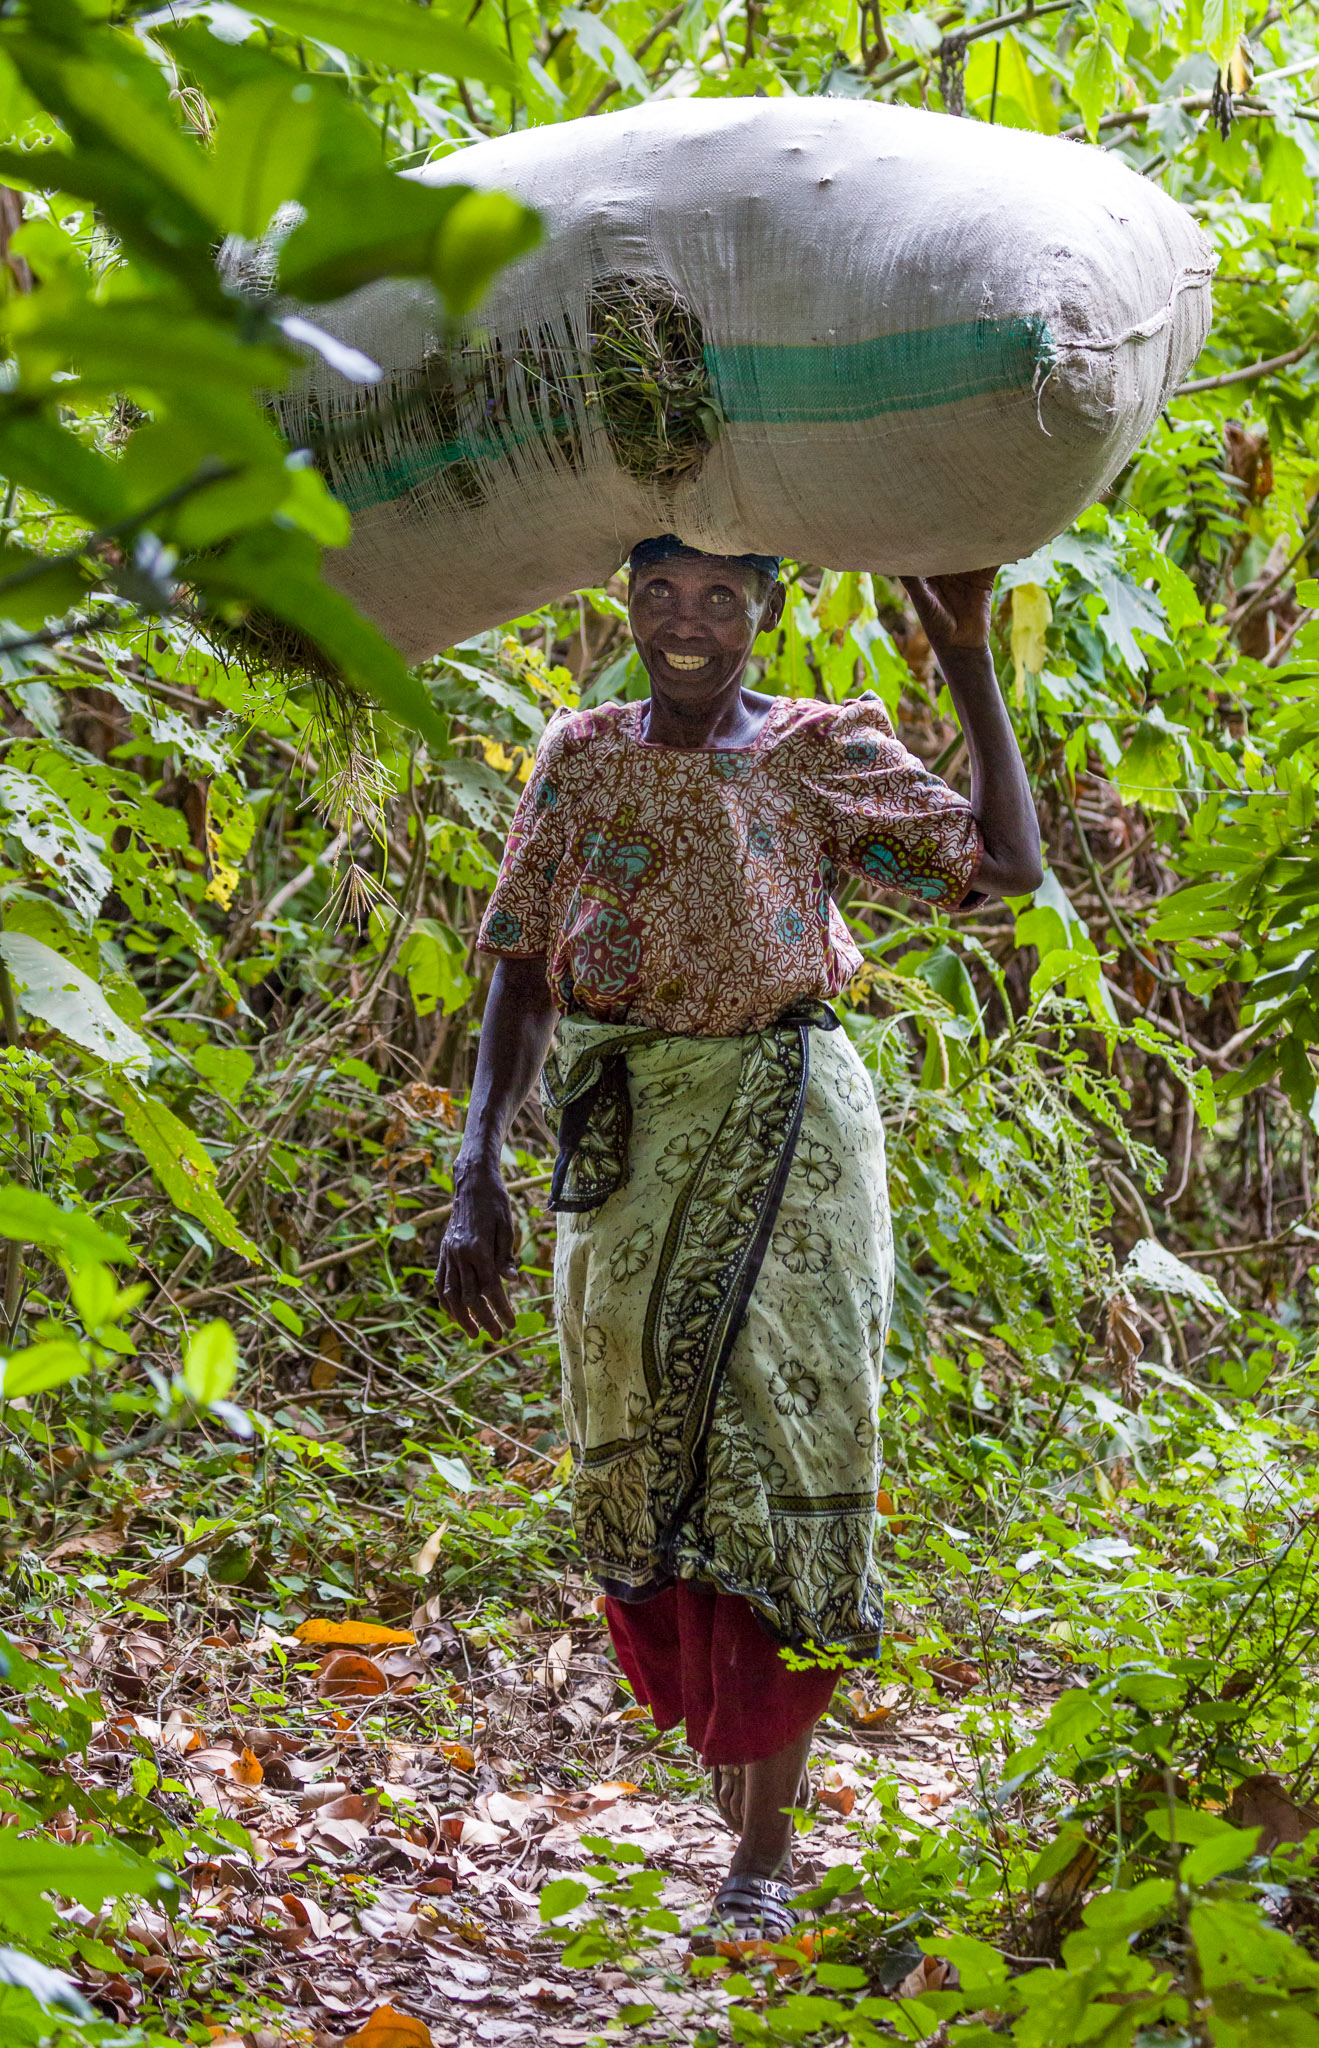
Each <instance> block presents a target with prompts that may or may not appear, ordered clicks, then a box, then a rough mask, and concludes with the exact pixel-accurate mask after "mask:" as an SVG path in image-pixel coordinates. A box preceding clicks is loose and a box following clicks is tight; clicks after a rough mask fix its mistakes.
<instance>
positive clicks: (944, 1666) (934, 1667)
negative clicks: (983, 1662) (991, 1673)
mask: <svg viewBox="0 0 1319 2048" xmlns="http://www.w3.org/2000/svg"><path fill="white" fill-rule="evenodd" d="M928 1669H929V1673H930V1676H931V1678H932V1679H933V1680H934V1687H935V1691H936V1692H941V1693H951V1694H952V1695H953V1697H954V1698H956V1697H957V1696H958V1695H959V1694H961V1693H964V1692H974V1691H975V1689H976V1687H977V1686H978V1685H979V1683H980V1673H979V1670H978V1669H977V1668H976V1666H975V1665H974V1664H966V1663H963V1662H961V1661H959V1660H958V1659H957V1658H955V1657H940V1658H938V1659H937V1660H935V1661H934V1662H932V1663H931V1664H930V1665H929V1667H928Z"/></svg>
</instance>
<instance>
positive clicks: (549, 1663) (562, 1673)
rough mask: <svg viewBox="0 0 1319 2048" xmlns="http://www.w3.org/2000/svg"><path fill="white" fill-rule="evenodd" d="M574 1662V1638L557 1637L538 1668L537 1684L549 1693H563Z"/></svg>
mask: <svg viewBox="0 0 1319 2048" xmlns="http://www.w3.org/2000/svg"><path fill="white" fill-rule="evenodd" d="M571 1662H572V1637H571V1636H556V1637H555V1639H554V1641H553V1642H552V1643H551V1644H550V1646H549V1649H548V1650H547V1651H546V1652H545V1655H544V1657H543V1658H542V1659H541V1662H540V1663H539V1664H538V1665H537V1666H536V1683H537V1684H538V1685H543V1686H544V1687H545V1688H546V1690H547V1691H549V1692H562V1691H563V1688H564V1686H565V1685H566V1684H567V1683H568V1667H569V1665H570V1664H571Z"/></svg>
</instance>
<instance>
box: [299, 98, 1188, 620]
mask: <svg viewBox="0 0 1319 2048" xmlns="http://www.w3.org/2000/svg"><path fill="white" fill-rule="evenodd" d="M422 175H423V176H424V178H425V179H426V180H427V181H428V182H430V183H433V184H441V183H445V182H448V181H461V182H466V183H470V184H474V185H478V186H490V187H497V188H503V189H504V190H507V191H510V192H513V193H516V194H517V195H518V197H519V198H521V199H523V200H525V201H527V202H528V203H530V204H531V205H534V206H536V207H538V208H539V209H540V211H541V213H542V215H543V216H544V222H545V239H544V242H543V244H542V246H541V247H540V248H539V249H537V250H536V251H535V252H534V253H533V254H532V255H530V256H529V257H526V258H524V259H523V260H522V261H520V262H519V263H517V264H515V265H514V266H513V267H512V268H511V269H510V270H508V271H507V272H505V273H504V274H503V276H502V277H501V278H500V279H499V281H498V282H497V283H496V286H495V288H494V289H493V291H492V292H491V294H490V296H489V297H488V299H487V300H486V302H485V303H484V305H483V306H482V308H481V310H480V315H479V330H480V331H479V332H473V333H471V334H469V336H468V340H469V344H470V346H469V353H468V354H467V356H466V357H465V358H464V359H463V367H462V369H461V370H460V372H459V382H458V386H457V389H456V394H455V392H454V391H453V390H450V392H449V394H448V396H447V397H446V399H445V400H444V402H443V403H439V404H434V405H432V404H429V403H428V401H427V391H428V389H435V388H438V386H439V385H440V384H443V382H444V380H445V377H446V376H447V375H448V374H449V373H447V372H446V371H445V370H444V368H443V362H444V351H443V348H442V344H441V341H440V338H439V335H438V333H437V329H436V313H435V301H434V295H433V294H432V293H431V291H430V289H429V288H428V287H425V286H418V285H411V284H406V283H398V282H390V283H385V284H380V285H375V286H372V287H370V288H368V289H367V290H364V291H361V292H358V293H355V294H353V296H352V297H350V298H348V299H345V300H342V301H340V302H339V303H337V304H336V305H335V306H333V307H331V308H329V309H317V313H316V318H317V321H318V322H319V323H320V324H321V325H323V326H325V327H326V328H328V329H329V330H330V331H331V332H332V333H334V334H335V335H337V336H339V337H341V338H342V339H343V340H345V341H347V342H350V343H351V344H353V345H354V346H355V347H356V348H358V349H361V350H364V351H365V352H366V353H367V354H368V355H369V356H371V357H373V358H374V359H375V361H376V362H378V363H379V364H381V365H382V366H383V367H384V369H385V371H386V373H387V376H386V379H385V381H384V383H383V384H381V385H378V386H376V387H374V388H373V389H371V390H368V391H363V390H362V389H361V388H355V387H353V386H351V385H349V384H348V383H347V382H346V381H345V380H344V379H343V378H341V377H339V376H338V375H336V374H335V373H334V372H333V371H332V370H330V369H329V368H327V367H326V366H325V365H324V364H323V363H317V364H316V365H314V366H313V367H312V368H311V369H310V370H309V372H308V379H307V382H306V384H305V386H304V387H303V388H301V389H300V391H299V392H297V393H295V394H294V395H293V397H292V398H290V399H286V400H285V401H284V405H283V410H284V412H285V417H286V422H287V425H288V428H289V429H290V431H292V432H293V433H294V435H298V434H300V433H312V432H317V431H320V432H323V431H324V429H325V428H326V427H327V426H329V427H333V426H334V425H335V424H336V423H339V424H343V425H346V424H347V423H348V422H349V421H350V420H352V419H353V418H355V417H358V416H360V414H361V412H362V410H363V408H366V409H373V408H374V409H379V408H384V409H385V410H384V415H383V423H382V424H380V425H379V426H378V427H377V428H376V429H375V430H373V431H372V432H371V433H370V434H368V435H367V436H366V437H365V438H364V439H362V440H358V441H355V442H354V441H351V440H350V441H348V442H347V443H341V444H340V445H338V446H336V447H335V448H334V450H333V452H332V453H331V455H330V456H329V457H328V458H327V459H326V467H327V473H328V474H329V476H330V480H331V482H332V485H333V488H334V490H335V491H336V493H337V494H338V495H339V496H340V497H341V498H342V499H343V501H344V502H345V503H346V504H347V505H348V506H349V508H350V509H351V511H352V514H353V522H354V528H353V537H352V541H351V544H350V546H349V547H348V548H347V549H346V550H344V551H343V552H342V553H338V554H334V555H333V556H332V557H331V559H330V563H329V565H328V566H329V573H330V574H331V576H332V577H333V579H334V580H335V582H336V583H337V584H338V585H339V586H340V587H341V588H342V589H343V590H344V591H346V592H347V593H348V594H349V595H350V596H351V597H352V598H353V599H354V601H355V602H356V603H357V604H358V605H360V606H361V608H362V609H363V610H364V611H365V612H367V613H368V614H369V615H370V616H371V617H372V618H373V619H375V620H376V621H377V622H378V623H379V625H380V626H381V627H382V628H383V629H384V631H385V632H386V633H387V634H388V635H389V636H390V638H391V639H393V640H394V641H395V642H396V643H397V645H398V646H399V647H400V648H401V649H402V651H403V652H404V653H405V654H406V655H407V656H408V657H409V658H410V659H414V660H415V659H421V658H423V657H425V656H427V655H430V654H433V653H435V652H436V651H437V650H438V649H440V648H442V647H446V646H449V645H452V644H453V642H455V641H457V640H460V639H463V638H465V637H466V636H467V635H469V634H471V633H475V632H478V631H481V630H483V629H484V628H486V627H489V626H492V625H496V624H499V623H500V622H502V621H503V620H505V619H508V618H511V617H515V616H516V615H517V614H519V613H520V612H524V611H527V610H530V609H531V608H532V607H534V606H535V605H538V604H542V603H545V602H547V601H548V600H550V599H553V598H558V597H561V596H562V595H563V594H564V593H565V592H567V591H570V590H573V589H576V588H578V587H580V586H582V585H587V584H595V583H599V582H601V581H603V580H604V579H605V578H606V577H608V576H609V575H610V574H611V573H612V572H613V571H614V570H615V569H616V568H617V567H618V565H619V563H620V562H621V560H622V559H623V557H624V556H625V555H626V554H627V552H628V550H629V549H630V548H631V547H632V546H633V545H634V544H635V542H637V541H638V540H640V539H642V538H643V537H645V536H646V535H648V534H655V533H665V532H674V533H677V534H680V535H681V536H682V538H683V539H684V540H686V541H688V542H690V543H691V544H692V545H694V546H696V547H700V548H705V549H708V550H711V551H715V552H734V553H742V552H747V551H750V552H756V553H768V554H784V555H789V556H792V557H794V558H796V559H797V560H800V561H806V562H812V563H817V564H821V565H823V566H826V567H828V568H833V569H869V570H875V571H883V572H885V573H888V574H896V573H902V572H906V573H909V574H912V573H914V574H935V573H938V572H941V571H950V570H958V569H970V568H979V567H981V566H984V565H986V564H989V563H997V562H1004V561H1013V560H1016V559H1018V558H1019V557H1021V556H1023V555H1026V554H1028V553H1030V552H1031V551H1032V550H1033V549H1034V548H1036V547H1037V546H1039V545H1040V544H1041V543H1042V542H1044V541H1046V540H1048V539H1050V538H1051V537H1052V536H1053V535H1054V534H1056V533H1058V532H1059V531H1060V530H1061V529H1062V528H1063V527H1064V526H1066V525H1067V524H1068V523H1069V521H1070V520H1072V519H1073V518H1074V517H1075V516H1076V514H1077V513H1078V512H1080V511H1081V510H1082V508H1083V507H1084V506H1085V505H1087V504H1089V503H1090V502H1091V501H1092V500H1093V499H1094V498H1095V497H1096V496H1097V495H1098V494H1099V493H1100V492H1102V491H1103V490H1104V489H1105V488H1106V486H1107V485H1108V484H1109V483H1111V482H1112V480H1113V478H1114V477H1115V476H1116V475H1117V473H1118V471H1119V470H1120V469H1121V467H1122V465H1123V464H1124V462H1125V461H1126V460H1127V458H1128V457H1129V456H1130V454H1131V453H1132V451H1133V449H1134V448H1135V447H1136V445H1137V443H1138V442H1139V440H1140V439H1141V436H1142V435H1143V434H1144V433H1145V432H1146V431H1147V429H1148V428H1149V427H1150V425H1151V424H1152V422H1153V420H1154V419H1155V416H1156V415H1157V413H1158V411H1159V408H1160V406H1162V405H1163V403H1164V402H1165V400H1166V399H1167V398H1168V397H1169V395H1170V393H1171V392H1172V391H1173V390H1174V389H1175V388H1176V386H1177V384H1178V383H1179V382H1180V380H1181V379H1182V377H1183V376H1184V375H1185V373H1186V370H1187V368H1188V367H1189V365H1190V364H1191V363H1192V362H1193V361H1194V359H1195V357H1196V356H1197V354H1198V353H1199V351H1200V348H1201V345H1202V343H1203V341H1204V337H1205V333H1206V331H1207V328H1208V324H1209V316H1210V293H1209V280H1210V277H1211V274H1212V268H1213V265H1212V258H1211V256H1210V253H1209V248H1208V244H1207V241H1206V239H1205V237H1204V235H1203V234H1202V233H1201V231H1200V229H1199V228H1198V227H1197V226H1196V224H1195V222H1194V221H1193V220H1192V219H1191V217H1190V216H1189V215H1188V214H1187V213H1185V212H1184V211H1183V210H1182V208H1181V207H1179V206H1177V205H1176V204H1175V203H1174V202H1173V201H1172V200H1171V199H1169V198H1168V197H1167V196H1166V195H1165V194H1164V193H1162V192H1161V191H1159V190H1158V188H1157V187H1156V186H1154V185H1152V184H1150V183H1148V182H1147V181H1146V180H1144V179H1143V178H1141V177H1139V176H1137V175H1136V173H1134V172H1133V171H1131V170H1128V169H1127V168H1126V166H1125V165H1123V164H1122V163H1120V162H1118V161H1116V160H1115V159H1114V158H1113V157H1112V156H1110V155H1107V154H1105V153H1104V152H1103V151H1102V150H1098V149H1092V148H1088V147H1085V146H1082V145H1078V144H1076V143H1072V142H1064V141H1060V140H1056V139H1052V138H1049V137H1045V136H1038V135H1030V134H1025V133H1022V132H1021V131H1019V130H1016V129H1008V128H997V127H990V126H987V125H985V124H984V123H982V122H978V121H970V120H955V119H951V118H949V117H947V116H945V115H941V114H928V113H922V112H919V111H917V110H915V109H911V108H906V107H888V106H878V105H874V104H871V103H867V102H864V101H856V100H841V99H778V100H757V99H710V100H681V101H664V102H660V103H655V102H652V103H651V104H649V105H648V106H644V107H639V108H635V109H631V110H628V111H626V112H623V113H618V114H607V115H604V116H601V117H597V118H595V119H592V120H581V121H573V122H567V123H564V124H563V125H561V126H558V127H546V128H536V129H530V130H527V131H525V132H523V133H521V134H517V135H511V136H507V137H504V138H502V139H498V140H495V141H490V142H483V143H479V144H476V145H474V146H473V147H471V148H469V149H464V150H460V151H458V152H456V153H455V154H454V155H452V156H449V157H446V158H445V159H443V160H442V161H441V162H438V163H436V164H434V165H433V166H431V167H430V168H429V169H428V170H426V171H425V172H424V173H423V174H422ZM620 278H625V279H629V280H633V281H637V280H640V281H642V283H643V285H646V284H647V281H654V280H667V281H668V284H669V285H670V286H671V287H672V288H673V290H675V291H676V294H677V296H678V298H679V299H680V300H681V302H682V303H683V304H684V305H685V306H686V307H688V308H689V309H690V310H691V312H692V313H693V314H694V316H695V318H696V320H697V321H698V322H699V325H700V331H701V336H702V338H703V342H704V355H705V364H706V368H707V371H708V375H709V380H710V384H711V386H712V390H713V395H714V398H715V399H716V401H717V404H718V407H719V408H720V410H721V411H722V414H723V424H722V426H721V427H720V428H719V430H718V432H717V433H716V435H715V437H714V439H713V442H712V445H711V446H710V448H709V452H708V454H706V455H705V457H704V459H703V460H702V461H701V462H700V464H699V467H698V468H697V469H696V470H695V471H694V472H693V473H689V474H688V475H687V476H686V477H685V478H683V479H682V480H681V481H680V482H678V483H677V484H676V485H674V486H666V485H660V484H656V483H654V482H643V481H640V480H638V478H637V477H636V476H634V475H631V474H629V473H628V472H627V470H625V469H624V468H623V467H621V466H620V463H619V462H618V460H616V458H615V453H614V449H613V446H612V444H611V440H610V436H609V432H608V430H607V424H606V422H605V420H604V419H603V417H602V411H601V404H600V394H599V392H598V390H597V389H595V387H594V381H593V375H592V361H591V356H590V331H591V330H590V321H591V317H592V316H591V312H590V306H589V303H588V302H589V299H590V294H591V293H592V292H593V291H594V292H596V293H599V292H600V291H601V290H602V289H603V290H604V291H605V292H606V293H608V292H609V291H610V290H612V289H614V287H613V286H611V285H610V284H609V283H608V281H609V280H611V279H613V280H617V279H620ZM647 288H649V286H648V287H647ZM661 289H662V288H661Z"/></svg>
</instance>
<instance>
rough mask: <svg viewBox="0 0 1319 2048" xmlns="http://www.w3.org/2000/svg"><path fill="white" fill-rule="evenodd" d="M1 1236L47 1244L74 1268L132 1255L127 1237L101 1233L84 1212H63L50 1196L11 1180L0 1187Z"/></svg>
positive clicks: (103, 1231) (99, 1228) (25, 1241)
mask: <svg viewBox="0 0 1319 2048" xmlns="http://www.w3.org/2000/svg"><path fill="white" fill-rule="evenodd" d="M0 1237H13V1238H17V1239H19V1241H20V1242H22V1243H24V1244H39V1245H44V1246H45V1247H46V1248H47V1250H49V1251H54V1252H59V1253H60V1254H61V1255H62V1256H63V1257H64V1258H66V1259H68V1260H69V1261H70V1263H71V1264H72V1265H75V1266H86V1265H91V1264H93V1263H99V1262H100V1261H102V1260H107V1259H126V1258H127V1257H128V1256H129V1247H128V1244H127V1242H126V1240H125V1239H124V1238H122V1237H116V1236H113V1235H112V1234H111V1232H110V1231H108V1230H102V1228H101V1226H100V1224H99V1223H96V1222H94V1221H93V1220H92V1218H91V1217H90V1216H85V1215H84V1214H83V1213H82V1211H81V1210H79V1209H61V1208H60V1206H59V1204H58V1203H57V1202H52V1201H51V1199H50V1196H49V1195H42V1194H38V1193H37V1191H36V1190H35V1189H34V1188H24V1187H19V1186H18V1184H17V1183H16V1182H12V1181H11V1182H9V1183H7V1184H6V1185H4V1186H0Z"/></svg>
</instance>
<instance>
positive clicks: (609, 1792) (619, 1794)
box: [583, 1778, 641, 1806]
mask: <svg viewBox="0 0 1319 2048" xmlns="http://www.w3.org/2000/svg"><path fill="white" fill-rule="evenodd" d="M640 1790H641V1787H640V1786H639V1785H634V1784H633V1783H632V1782H631V1780H630V1779H628V1778H609V1779H607V1780H606V1781H605V1783H604V1784H603V1785H588V1786H587V1788H586V1791H585V1793H584V1794H583V1797H584V1798H586V1799H587V1800H589V1801H590V1803H591V1805H592V1806H613V1805H614V1804H615V1802H616V1801H617V1800H619V1799H634V1798H635V1797H636V1795H637V1793H638V1792H639V1791H640Z"/></svg>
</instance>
